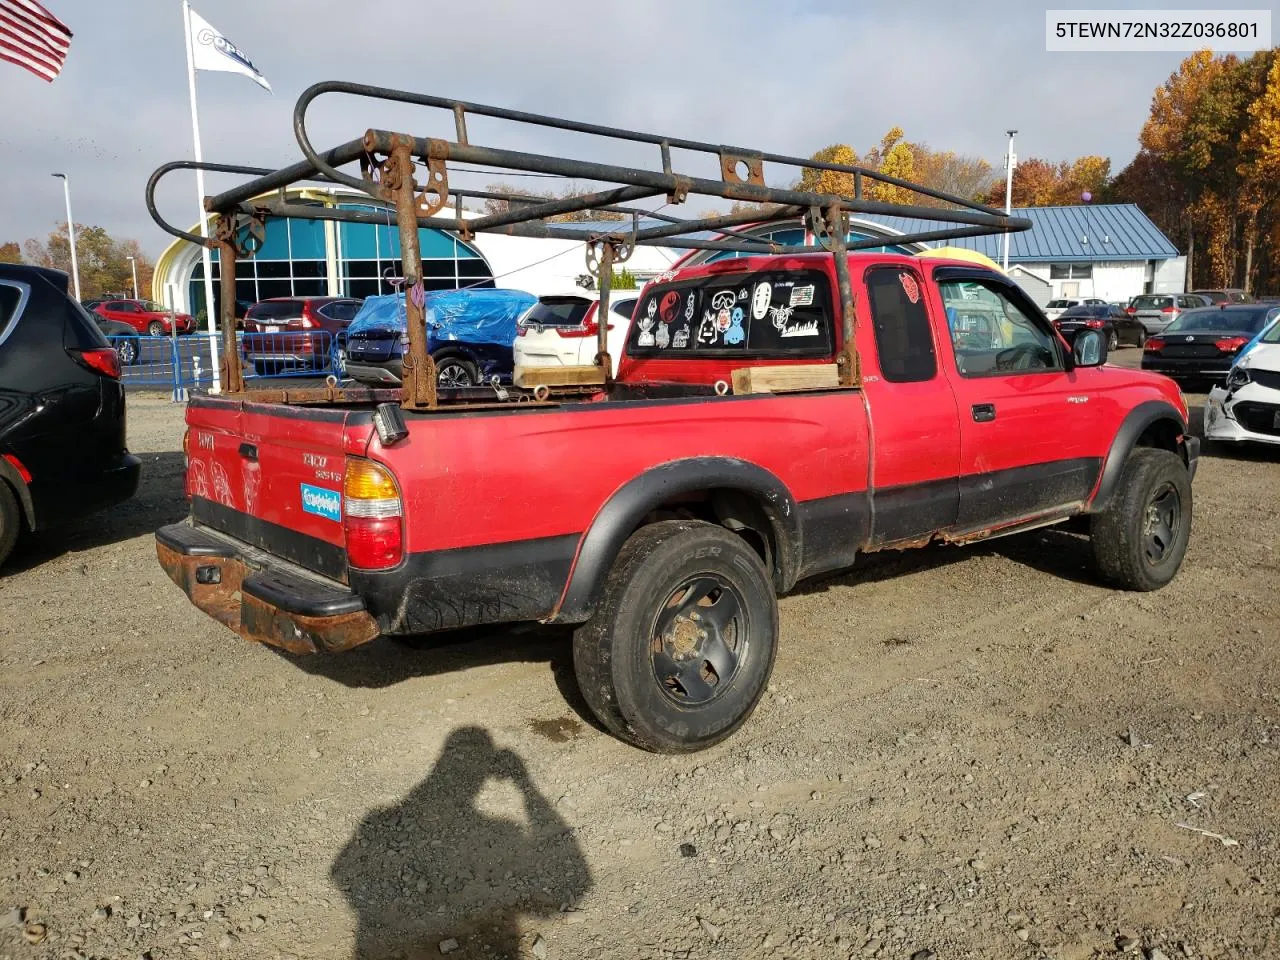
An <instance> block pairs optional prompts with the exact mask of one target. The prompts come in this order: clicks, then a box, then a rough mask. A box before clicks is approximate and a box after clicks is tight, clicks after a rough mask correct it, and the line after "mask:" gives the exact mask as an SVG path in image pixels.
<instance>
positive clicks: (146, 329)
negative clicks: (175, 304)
mask: <svg viewBox="0 0 1280 960" xmlns="http://www.w3.org/2000/svg"><path fill="white" fill-rule="evenodd" d="M93 309H94V312H95V313H99V314H101V315H102V316H104V317H106V318H107V319H108V320H116V321H119V322H120V323H127V324H128V325H129V326H131V327H133V329H134V330H136V331H137V332H138V333H145V334H146V335H147V336H149V337H167V336H169V334H170V333H171V332H172V327H177V329H178V333H190V332H191V331H192V330H194V329H195V328H196V321H195V319H194V318H193V317H192V316H191V314H189V313H175V314H173V315H172V316H173V323H172V325H171V324H170V321H169V317H170V313H169V311H168V310H166V309H165V308H164V307H162V306H160V304H158V303H156V302H154V301H152V300H103V301H102V302H101V303H99V304H98V305H97V306H96V307H94V308H93Z"/></svg>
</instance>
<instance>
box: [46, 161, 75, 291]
mask: <svg viewBox="0 0 1280 960" xmlns="http://www.w3.org/2000/svg"><path fill="white" fill-rule="evenodd" d="M51 176H54V177H57V178H58V179H59V180H61V181H62V192H63V194H65V195H66V198H67V241H68V243H70V245H71V282H72V284H74V287H75V291H76V299H77V300H79V299H80V265H79V264H78V263H77V262H76V222H75V220H73V219H72V218H71V181H70V180H68V179H67V175H66V174H65V173H55V174H51Z"/></svg>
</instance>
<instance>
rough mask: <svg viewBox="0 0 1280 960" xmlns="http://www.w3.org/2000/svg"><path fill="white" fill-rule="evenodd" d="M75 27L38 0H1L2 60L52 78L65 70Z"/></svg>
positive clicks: (0, 53)
mask: <svg viewBox="0 0 1280 960" xmlns="http://www.w3.org/2000/svg"><path fill="white" fill-rule="evenodd" d="M69 49H71V31H70V30H69V29H68V28H67V25H66V24H65V23H63V22H62V21H61V20H59V19H58V18H57V17H55V16H54V15H53V14H52V13H50V12H49V11H48V10H46V9H45V8H44V7H42V6H41V5H40V4H38V3H36V0H0V60H8V61H9V62H10V63H16V64H17V65H18V66H20V67H26V68H27V69H28V70H30V71H31V72H32V73H34V74H35V75H36V76H37V77H40V78H42V79H44V80H48V81H50V82H52V81H53V78H54V77H56V76H57V75H58V74H59V73H61V72H62V64H63V63H64V62H65V61H66V59H67V51H68V50H69Z"/></svg>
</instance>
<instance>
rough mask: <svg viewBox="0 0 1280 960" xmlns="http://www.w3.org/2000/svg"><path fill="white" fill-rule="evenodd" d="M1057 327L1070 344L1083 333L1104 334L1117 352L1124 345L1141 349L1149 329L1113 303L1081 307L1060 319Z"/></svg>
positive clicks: (1072, 309) (1057, 320)
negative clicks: (1117, 348)
mask: <svg viewBox="0 0 1280 960" xmlns="http://www.w3.org/2000/svg"><path fill="white" fill-rule="evenodd" d="M1053 325H1054V326H1055V327H1057V328H1058V332H1059V333H1060V334H1062V337H1063V339H1065V340H1066V341H1067V343H1070V342H1071V341H1072V340H1073V339H1075V335H1076V334H1077V333H1079V332H1080V331H1081V330H1101V331H1102V332H1103V335H1104V336H1105V337H1106V338H1107V349H1108V350H1114V349H1115V348H1116V347H1118V346H1119V345H1120V344H1122V343H1131V344H1133V345H1134V346H1135V347H1140V346H1142V344H1143V343H1144V342H1145V341H1146V339H1147V331H1146V328H1145V327H1143V325H1142V321H1140V320H1139V319H1138V318H1137V317H1131V316H1129V315H1128V314H1127V313H1125V310H1124V308H1123V307H1121V306H1119V305H1118V304H1113V303H1093V304H1081V305H1080V306H1078V307H1072V308H1070V309H1069V310H1067V311H1066V312H1065V313H1063V314H1062V315H1061V316H1059V317H1057V318H1055V319H1054V321H1053Z"/></svg>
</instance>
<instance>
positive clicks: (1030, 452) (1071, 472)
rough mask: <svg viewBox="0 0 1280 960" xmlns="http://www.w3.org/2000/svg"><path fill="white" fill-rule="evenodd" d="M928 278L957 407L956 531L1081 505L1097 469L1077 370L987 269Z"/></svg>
mask: <svg viewBox="0 0 1280 960" xmlns="http://www.w3.org/2000/svg"><path fill="white" fill-rule="evenodd" d="M937 277H938V281H939V283H938V294H937V295H938V296H939V297H940V298H941V300H942V303H941V304H940V305H939V306H940V307H942V308H943V309H945V310H947V311H948V317H949V318H951V319H952V322H951V323H950V324H949V328H950V329H951V330H952V345H951V349H950V350H948V351H946V356H945V359H944V366H945V367H946V368H947V370H948V375H949V377H950V379H951V383H952V387H953V389H954V391H955V396H956V402H957V404H958V406H959V411H960V471H959V472H960V482H959V493H960V508H959V515H958V518H957V523H956V527H957V529H958V530H973V529H980V528H983V527H987V526H993V525H999V524H1003V523H1008V522H1012V521H1017V520H1021V519H1026V518H1031V517H1035V516H1038V515H1041V514H1045V513H1048V512H1051V511H1054V510H1055V509H1057V508H1060V507H1064V506H1067V505H1071V504H1075V503H1078V502H1081V501H1084V500H1085V499H1087V497H1088V496H1089V494H1090V492H1091V491H1092V489H1093V486H1094V483H1095V481H1096V480H1097V476H1098V471H1099V470H1100V468H1101V457H1100V456H1099V455H1098V452H1097V451H1096V449H1095V446H1096V439H1095V431H1094V430H1093V429H1092V423H1091V416H1092V410H1091V404H1092V401H1093V400H1094V399H1095V391H1093V390H1092V389H1091V388H1090V386H1089V383H1088V379H1087V378H1082V377H1081V376H1080V373H1082V372H1084V371H1080V372H1077V371H1067V370H1065V369H1064V363H1065V356H1064V351H1063V350H1062V348H1061V346H1060V345H1059V343H1058V341H1057V338H1056V337H1054V336H1053V335H1052V333H1051V328H1050V326H1049V324H1048V323H1047V322H1046V321H1045V320H1044V318H1043V317H1042V316H1041V315H1040V314H1039V312H1038V311H1037V310H1036V309H1035V307H1034V306H1033V305H1032V304H1031V303H1030V301H1029V300H1027V298H1026V296H1025V295H1024V294H1022V292H1021V291H1020V290H1018V289H1017V288H1015V287H1013V286H1012V285H1010V284H1006V283H1003V282H1001V281H1000V280H998V279H996V278H994V277H992V275H991V274H990V273H987V272H980V273H979V272H972V271H970V272H966V271H955V270H953V271H944V270H939V272H938V274H937ZM979 320H981V322H978V321H979Z"/></svg>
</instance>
